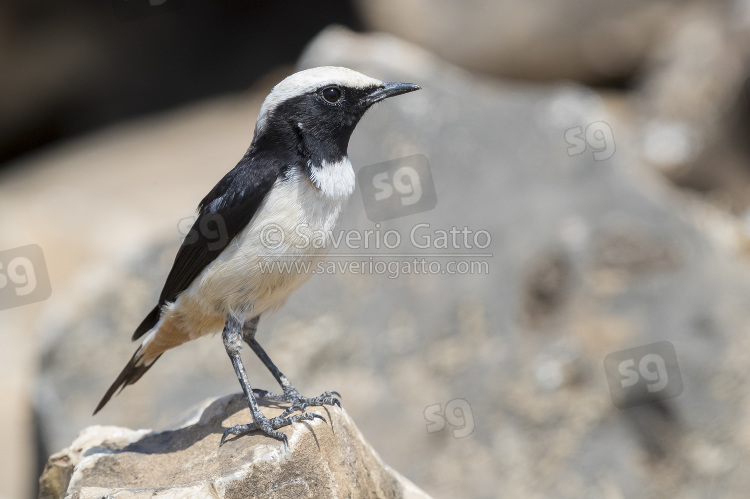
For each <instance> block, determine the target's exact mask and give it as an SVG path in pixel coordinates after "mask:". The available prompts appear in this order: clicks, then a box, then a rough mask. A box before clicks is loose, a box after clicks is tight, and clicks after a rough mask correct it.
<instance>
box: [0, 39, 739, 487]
mask: <svg viewBox="0 0 750 499" xmlns="http://www.w3.org/2000/svg"><path fill="white" fill-rule="evenodd" d="M323 64H335V65H346V66H349V67H352V68H354V69H358V70H361V71H363V72H365V73H368V74H371V75H374V76H378V77H381V78H384V79H389V80H400V81H412V82H415V83H419V84H421V85H422V86H423V87H424V90H422V91H420V92H416V93H414V94H411V95H409V96H404V97H403V98H401V97H399V98H398V99H394V100H393V101H392V102H389V103H387V104H383V105H380V106H378V107H377V108H375V109H374V110H372V111H371V112H370V113H368V116H366V117H365V119H364V120H363V122H362V123H361V124H360V125H359V127H358V129H357V131H356V132H355V134H354V135H353V137H352V141H351V145H350V156H351V158H352V161H353V163H354V165H355V168H356V169H360V170H361V169H363V168H366V167H367V166H368V165H372V164H374V163H380V162H383V161H386V160H389V159H394V158H403V157H407V156H411V155H414V154H422V155H424V156H426V157H427V158H428V160H429V165H430V169H431V172H432V178H433V180H434V185H435V190H436V192H435V194H436V199H437V204H436V205H435V206H434V208H433V209H431V210H428V211H424V212H421V213H417V214H412V215H409V216H404V217H397V218H394V219H392V220H389V221H386V222H382V223H381V224H380V225H376V224H375V223H373V222H371V221H369V219H368V218H367V214H366V211H365V209H364V207H363V200H364V199H365V198H364V195H365V193H364V192H363V189H362V186H361V185H360V187H359V192H357V193H355V195H354V196H353V198H352V201H351V203H350V205H349V207H348V210H347V213H346V216H345V218H344V219H343V220H342V223H341V229H342V230H343V231H354V230H357V231H364V230H370V231H376V230H379V231H380V232H381V235H382V233H384V232H386V231H389V230H393V231H396V232H397V233H399V234H400V236H401V241H402V244H400V245H399V246H398V247H397V248H395V249H389V248H386V247H383V246H381V247H379V248H368V249H364V248H362V247H359V248H345V247H344V248H340V249H338V250H335V251H334V252H333V256H332V257H331V259H332V261H334V262H345V261H355V260H357V261H359V260H361V261H369V260H370V259H371V258H372V259H373V260H381V259H382V260H383V261H397V262H404V261H406V260H412V258H413V256H403V255H416V256H418V257H423V258H426V259H427V260H429V261H435V262H438V263H437V265H439V266H440V267H439V269H438V271H437V272H434V273H431V274H424V273H421V274H416V273H411V274H399V275H394V274H390V275H389V274H388V273H371V272H364V274H363V273H362V272H358V273H354V272H337V273H335V274H330V275H319V276H316V277H315V278H313V279H312V280H311V281H310V282H309V283H308V284H307V285H305V286H304V287H303V288H302V289H301V290H300V291H299V292H298V293H297V294H296V295H295V296H294V297H292V299H291V300H290V301H289V302H288V304H287V305H286V306H285V307H284V308H283V309H282V310H281V311H280V312H279V313H278V314H277V315H276V316H274V317H269V318H264V319H263V320H262V321H261V324H260V329H259V333H258V335H259V336H258V337H259V340H260V341H261V343H262V344H264V346H265V347H266V349H267V351H268V352H269V355H270V356H271V357H272V358H273V359H274V360H275V361H276V363H277V364H278V365H279V366H280V368H281V369H282V370H283V371H284V372H285V373H286V374H287V375H288V376H289V377H290V379H291V380H292V381H293V382H294V383H295V384H296V385H297V386H298V388H300V390H302V391H303V392H304V393H305V394H309V395H314V394H317V393H320V392H321V391H323V390H329V389H333V390H338V391H340V392H341V393H342V394H343V396H344V398H343V403H344V406H345V408H346V410H347V411H348V412H349V413H350V414H352V417H353V419H355V420H356V421H357V424H358V426H359V427H360V428H361V429H362V433H363V434H364V435H365V436H366V437H367V439H368V441H369V442H370V443H371V444H372V445H373V447H374V448H376V449H377V450H378V452H380V453H381V455H382V456H383V458H384V460H385V461H386V462H388V463H390V464H391V465H392V466H394V467H395V468H396V469H398V470H400V471H401V472H402V473H403V474H404V475H405V476H407V477H409V478H410V479H411V480H413V481H414V482H415V483H417V484H419V486H420V487H422V488H423V489H424V490H425V491H426V492H428V493H430V494H433V495H436V496H456V497H477V498H484V497H487V498H489V497H497V495H498V491H503V493H504V494H506V495H507V496H508V497H531V498H533V497H549V496H555V497H571V498H573V497H575V498H578V497H634V496H639V497H741V496H742V495H743V493H744V492H745V491H746V490H747V488H748V487H749V486H750V478H748V476H747V475H746V474H743V473H741V470H743V469H745V468H747V467H748V466H750V457H749V455H750V434H748V432H746V431H744V430H742V428H743V427H744V421H745V420H746V419H747V417H748V410H749V409H748V408H750V388H748V386H747V384H746V383H745V382H744V380H745V378H746V375H745V372H746V360H745V357H746V355H744V352H746V351H747V348H748V345H747V341H748V340H747V338H748V335H747V334H746V332H747V330H748V328H749V327H750V320H749V316H748V314H747V310H750V268H748V264H747V257H746V256H745V255H744V250H745V248H746V247H747V240H746V237H745V234H744V230H743V227H742V225H741V224H740V223H739V221H737V220H735V219H733V218H732V217H730V216H728V215H726V214H722V213H720V212H718V211H717V210H716V209H715V208H713V207H711V206H710V205H707V204H705V203H703V202H701V201H699V200H695V199H693V198H691V197H688V196H686V195H685V194H684V193H682V192H680V191H678V190H676V189H674V188H673V187H672V186H671V185H670V184H669V183H668V182H666V181H665V180H664V178H663V177H662V176H661V175H659V174H658V173H657V172H655V171H654V169H653V168H650V167H649V166H648V165H646V164H644V163H643V161H642V156H641V153H640V148H639V147H640V146H639V143H638V141H637V139H636V137H637V136H638V133H637V131H638V130H637V129H634V126H635V125H634V123H635V121H634V120H630V119H627V118H628V115H627V114H624V113H619V112H618V109H619V108H617V107H613V106H610V105H609V104H611V101H605V100H603V99H601V98H600V97H599V96H598V95H597V94H596V93H594V92H593V91H591V90H589V89H587V88H584V87H580V86H577V85H562V84H555V85H537V86H527V85H521V84H519V83H517V82H516V83H511V82H506V81H493V80H488V79H483V78H479V77H476V76H475V75H472V74H470V73H467V72H465V71H463V70H461V69H458V68H456V67H455V66H452V65H449V64H446V63H445V62H443V61H441V60H440V59H438V58H436V57H435V56H433V55H431V54H430V53H428V52H426V51H424V50H422V49H419V48H416V47H414V46H412V45H408V44H405V43H403V42H401V41H399V40H398V39H396V38H394V37H392V36H388V35H371V36H362V35H355V34H353V33H350V32H347V31H344V30H339V29H331V30H327V31H326V32H324V33H323V34H321V35H320V36H319V37H318V38H317V39H316V40H315V41H314V42H313V43H312V44H311V46H310V47H308V49H307V51H306V52H305V54H304V55H303V57H302V58H301V60H300V66H301V67H309V66H316V65H323ZM266 90H267V89H262V90H259V91H258V94H259V95H264V93H265V91H266ZM257 102H258V97H257V95H256V96H255V98H254V99H244V98H239V97H238V98H236V99H231V98H227V99H225V100H222V101H220V102H213V103H206V104H204V105H203V106H202V107H201V108H200V111H198V110H197V109H193V110H191V111H185V112H184V113H182V114H175V115H170V116H166V117H163V118H162V119H160V120H156V121H154V122H152V123H150V126H149V125H147V124H144V123H139V124H133V125H131V126H130V127H128V128H126V129H124V130H118V131H112V132H110V133H109V134H102V135H100V136H98V137H96V140H94V139H90V140H91V141H90V142H89V143H86V144H79V145H78V147H70V148H68V149H63V150H62V151H55V154H52V153H50V154H49V155H46V156H40V157H39V158H36V159H35V160H34V161H33V163H32V164H28V165H24V171H29V172H39V173H37V175H38V176H37V177H33V178H36V179H38V180H37V181H38V182H40V183H41V182H42V180H46V181H48V182H56V183H59V184H63V185H64V186H65V189H61V188H60V187H59V186H57V187H49V190H47V191H46V190H41V189H39V190H38V192H41V193H42V194H38V195H39V196H40V198H43V197H44V196H43V195H46V194H50V195H51V196H52V195H54V196H56V197H54V198H53V199H62V200H67V202H66V203H52V202H49V203H48V204H47V205H38V206H37V207H36V208H35V209H34V210H30V212H29V213H27V216H28V217H29V220H31V222H26V223H23V224H22V223H21V222H20V221H16V219H11V220H10V222H9V223H15V224H16V225H14V226H13V227H14V230H17V231H22V232H23V231H27V232H23V233H24V234H27V233H28V234H29V236H28V237H32V236H34V237H38V238H39V239H38V240H39V244H40V245H41V246H42V247H43V248H44V249H45V251H46V252H47V254H49V255H50V256H49V257H48V260H49V261H48V264H49V267H50V272H51V273H58V274H62V273H64V272H65V271H66V269H68V268H77V269H78V270H77V272H75V275H74V276H73V278H71V279H70V282H71V283H72V284H69V285H68V286H67V287H65V288H59V287H58V288H55V287H54V283H55V282H60V281H56V280H55V279H53V296H52V298H50V300H49V301H48V303H47V304H46V306H45V309H44V313H43V314H42V320H41V321H40V323H39V328H40V330H41V331H43V332H44V348H43V356H42V362H41V363H40V374H39V382H38V386H37V388H36V390H35V391H34V393H35V396H36V399H35V407H36V411H37V414H38V421H39V437H40V440H41V442H42V444H43V445H44V446H46V449H47V450H48V451H54V450H56V449H58V448H61V447H63V446H65V445H67V444H68V443H69V442H70V441H71V440H72V439H73V438H74V437H75V435H76V434H77V433H78V431H79V430H80V428H82V427H84V426H87V425H89V424H91V423H92V422H97V423H106V424H117V425H123V426H128V427H153V426H159V425H165V424H168V422H169V421H171V420H173V419H174V418H175V417H176V416H177V414H179V413H180V412H181V411H183V410H184V409H185V407H187V406H189V405H190V404H194V403H197V402H198V401H199V400H202V399H204V398H206V397H209V396H215V395H216V394H220V393H230V392H234V391H236V380H235V378H234V374H233V372H232V369H231V366H230V364H229V362H228V360H227V359H226V354H225V353H224V351H223V346H222V345H221V342H220V341H219V340H218V339H217V338H214V339H213V340H211V339H204V340H199V341H196V342H194V343H193V344H189V345H185V346H184V347H181V348H180V349H179V350H176V351H174V352H169V353H168V354H166V355H165V356H164V357H163V358H162V359H161V360H160V361H159V363H157V364H156V365H155V366H154V368H153V369H152V370H151V371H149V373H148V374H147V375H146V376H144V378H143V379H142V380H141V381H139V383H138V384H137V385H134V386H131V387H128V388H127V389H126V390H125V391H124V392H123V393H122V394H121V395H119V396H118V397H117V398H115V399H113V400H112V402H111V403H110V405H109V406H108V407H107V408H105V410H104V411H102V413H100V414H99V415H97V417H96V419H94V420H92V419H91V417H90V412H91V410H92V408H93V407H94V406H95V404H96V402H97V401H98V399H99V397H100V395H101V393H103V391H104V390H105V389H106V386H107V385H108V384H109V383H110V382H111V380H112V379H113V378H114V376H116V374H117V372H118V371H119V369H120V368H121V366H122V365H123V364H124V362H126V361H127V359H128V358H129V356H130V355H131V353H132V349H133V345H132V344H129V342H128V338H129V336H130V334H131V332H132V328H133V327H134V325H136V324H137V323H138V322H139V321H140V319H141V318H142V315H143V314H144V313H146V312H148V310H149V309H150V304H151V303H152V301H153V299H154V297H155V296H156V294H157V293H158V290H159V287H160V285H161V283H162V281H163V279H164V277H165V275H166V273H167V271H168V268H169V264H170V259H171V258H172V257H173V255H174V251H176V248H177V245H178V243H179V232H178V229H177V227H178V225H179V222H180V220H181V219H182V218H184V217H188V216H189V215H190V213H191V210H192V208H193V207H194V205H195V202H196V201H197V200H198V199H200V197H201V196H202V195H203V194H204V193H205V191H206V190H207V189H208V188H210V186H211V185H213V182H214V181H215V180H217V179H218V178H220V176H221V175H222V174H223V173H224V172H225V171H226V170H227V169H229V168H230V167H231V166H232V165H233V164H234V161H236V159H237V158H238V157H239V156H240V155H241V154H242V152H243V151H244V149H245V147H246V146H247V142H248V141H249V139H250V133H251V130H252V125H253V123H252V121H253V117H254V116H255V113H256V111H255V110H256V109H257V107H253V106H257ZM592 124H597V125H596V127H595V128H594V129H592V130H593V131H594V132H596V133H595V134H592V136H591V137H590V139H591V140H590V141H589V142H587V141H585V140H584V141H583V145H584V146H585V147H584V150H583V151H581V150H580V147H579V146H580V145H581V140H580V137H581V135H580V133H584V137H585V130H586V129H587V128H588V127H589V126H590V125H592ZM578 127H580V132H578V131H577V130H579V128H578ZM571 130H572V131H573V133H572V134H571V132H570V131H571ZM576 134H578V135H576ZM576 137H578V139H576ZM574 153H576V154H574ZM595 153H596V154H595ZM102 161H108V162H109V163H107V164H108V165H109V166H108V169H107V171H106V172H104V171H103V168H102V167H101V164H102ZM30 167H35V168H33V169H32V168H30ZM87 168H88V170H86V169H87ZM75 172H78V173H75ZM134 172H135V173H134ZM175 172H180V173H181V174H182V178H184V179H185V182H186V184H185V185H184V186H182V185H176V184H172V183H170V182H169V179H170V178H172V177H171V176H172V175H174V173H175ZM105 173H106V174H105ZM29 175H31V173H29ZM45 175H46V177H45ZM76 175H77V176H76ZM69 179H80V182H74V181H71V180H69ZM91 179H93V180H91ZM143 179H148V180H147V181H145V180H143ZM14 182H15V183H13V182H12V183H7V184H4V185H3V186H0V189H2V192H0V194H2V195H0V199H6V200H8V199H10V200H11V201H12V202H15V203H22V202H23V199H24V198H23V197H22V196H23V195H24V193H25V191H24V189H25V187H24V186H25V185H31V184H28V183H24V182H22V181H21V180H16V181H14ZM102 186H104V187H106V188H104V189H103V188H102ZM134 193H135V194H134ZM25 194H26V195H28V193H27V192H26V193H25ZM162 194H163V196H164V197H163V198H162V197H161V196H162ZM3 196H6V197H5V198H3ZM87 196H94V197H95V199H96V200H97V201H99V202H100V204H97V205H96V206H97V207H98V209H97V210H95V211H93V210H91V209H90V206H89V205H88V204H87V203H83V202H81V201H80V200H81V199H88V198H87ZM135 199H137V200H138V201H137V202H134V200H135ZM11 201H5V202H11ZM11 206H12V205H11ZM419 224H429V230H428V231H426V232H420V233H418V234H421V235H420V236H418V241H416V242H417V243H420V244H423V243H425V240H424V237H423V236H430V237H431V238H432V240H433V241H434V239H435V238H436V237H437V233H436V232H435V231H438V230H444V231H449V230H450V229H451V228H453V227H457V228H459V229H463V228H467V230H470V231H472V233H477V232H479V231H486V232H487V233H489V234H490V236H491V237H490V239H491V241H490V244H489V246H487V247H485V248H482V249H481V250H480V249H478V248H477V247H476V246H473V247H471V248H469V247H468V246H467V245H466V244H463V243H460V244H459V245H458V247H457V248H454V247H449V248H444V247H443V246H441V245H432V244H428V246H427V248H424V247H418V246H417V245H416V244H414V243H415V241H413V240H411V237H410V234H412V231H413V230H414V229H415V227H417V226H418V225H419ZM42 227H49V228H50V230H49V231H44V230H42V229H41V228H42ZM113 227H115V228H116V230H113V229H112V228H113ZM420 227H422V228H421V229H419V230H420V231H424V230H425V227H424V226H420ZM145 228H148V230H147V229H145ZM63 233H64V235H65V236H67V237H63V235H62V234H63ZM58 234H59V235H58ZM70 234H74V235H75V237H74V238H71V237H70ZM102 234H107V237H104V238H103V237H102ZM55 237H57V239H55ZM44 238H47V239H44ZM73 249H75V250H78V251H80V252H82V254H79V253H78V252H77V251H74V250H73ZM66 252H67V253H69V254H67V255H66ZM337 254H340V255H341V256H338V257H337V256H336V255H337ZM352 255H354V256H352ZM360 255H361V256H360ZM81 261H84V262H86V263H87V264H86V266H85V267H82V266H79V267H73V266H72V263H71V262H77V263H80V262H81ZM448 261H465V262H469V263H471V262H479V263H480V264H481V263H482V262H486V263H487V264H488V267H486V268H487V271H486V272H485V271H482V269H483V268H484V267H481V266H480V267H475V268H476V269H477V271H475V272H474V273H470V274H464V275H457V274H448V273H443V272H441V270H445V268H446V267H445V264H446V262H448ZM66 264H68V265H69V267H66ZM19 334H20V333H19ZM656 341H669V342H671V343H672V344H673V345H674V346H675V349H676V352H677V357H678V361H679V368H680V370H681V375H682V381H683V384H684V391H683V392H682V393H681V394H680V395H679V396H677V397H675V398H671V399H666V400H660V401H657V402H653V403H651V404H647V405H642V406H639V407H631V408H628V409H625V410H620V409H617V408H616V407H615V406H614V405H613V403H612V399H611V396H610V393H609V391H608V384H607V378H606V376H605V372H604V369H603V361H604V359H605V357H607V356H608V355H609V354H612V353H613V352H618V351H621V350H624V349H628V348H631V347H638V346H642V345H647V344H650V343H653V342H656ZM247 365H248V371H249V376H250V379H251V382H252V383H253V384H254V386H256V387H259V388H267V389H272V388H275V387H274V384H273V379H272V378H271V377H270V376H269V375H268V374H267V373H265V372H264V370H263V368H262V366H260V365H259V363H257V362H254V361H253V362H247ZM321 431H322V430H321Z"/></svg>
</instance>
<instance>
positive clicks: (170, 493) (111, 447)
mask: <svg viewBox="0 0 750 499" xmlns="http://www.w3.org/2000/svg"><path fill="white" fill-rule="evenodd" d="M263 407H264V410H265V411H266V412H268V413H269V414H272V415H273V416H272V417H275V416H277V415H278V414H280V413H281V411H282V409H281V408H278V407H276V406H273V405H270V406H269V404H265V403H264V404H263ZM311 411H312V412H316V413H318V414H320V415H321V416H323V417H325V418H326V419H327V421H328V422H323V421H321V420H314V421H310V422H305V423H300V424H295V425H293V426H290V427H287V428H285V429H284V430H283V431H284V433H286V435H287V436H288V438H289V447H288V448H286V449H285V448H284V446H283V444H282V443H281V442H279V441H277V440H274V439H272V438H269V437H266V436H265V435H252V434H249V435H245V436H240V437H234V438H232V439H230V440H228V441H227V442H226V443H225V444H224V445H223V446H222V447H219V441H220V439H221V434H222V433H223V431H224V430H225V429H226V428H228V427H230V426H232V425H235V424H241V423H243V422H247V421H248V420H249V419H248V418H250V412H249V411H248V409H247V404H246V402H245V399H244V397H243V395H242V394H237V395H233V396H228V397H224V398H220V399H215V400H209V401H207V402H205V403H204V404H202V405H201V407H199V408H198V409H196V410H195V411H194V412H193V414H191V415H189V416H187V417H186V418H185V420H184V421H183V422H181V423H180V424H178V425H175V426H174V427H172V428H170V429H167V430H164V431H158V432H154V431H151V430H131V429H128V428H119V427H116V426H90V427H88V428H85V429H84V430H83V431H82V432H81V434H80V435H79V436H78V438H76V439H75V441H74V442H73V443H72V444H71V445H70V447H67V448H65V449H63V450H62V451H60V452H57V453H56V454H54V455H52V456H51V457H50V458H49V461H48V462H47V465H46V467H45V470H44V473H43V474H42V476H41V478H40V492H39V497H40V499H52V498H55V499H57V498H69V499H73V498H75V499H85V498H101V497H115V496H116V497H120V498H125V497H127V498H137V497H154V496H158V497H164V498H188V497H215V498H248V497H254V498H259V499H260V498H282V497H289V498H292V497H294V498H296V497H383V498H385V497H388V498H394V499H396V498H411V499H428V498H429V496H428V495H427V494H425V493H424V492H422V491H421V490H419V489H418V488H417V487H416V486H415V485H414V484H412V483H411V482H409V481H408V480H406V479H405V478H404V477H402V476H401V475H400V474H399V473H398V472H396V471H394V470H392V469H391V468H390V467H389V466H388V465H386V464H385V463H383V461H382V460H381V459H380V457H379V456H378V455H377V453H376V452H375V451H374V450H373V449H372V447H370V445H369V444H368V443H367V442H366V441H365V439H364V437H362V434H361V433H360V432H359V430H358V429H357V427H356V426H355V425H354V422H353V421H352V420H351V419H350V418H349V416H348V415H347V414H346V413H345V412H344V411H343V410H341V409H339V408H337V407H330V408H329V407H326V408H325V409H322V408H315V409H311ZM329 422H330V423H329Z"/></svg>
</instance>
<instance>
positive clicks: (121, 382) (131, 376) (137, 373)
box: [94, 347, 161, 415]
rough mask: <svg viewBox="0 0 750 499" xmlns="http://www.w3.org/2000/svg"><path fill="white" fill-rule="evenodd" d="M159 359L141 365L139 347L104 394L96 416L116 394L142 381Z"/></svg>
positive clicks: (95, 410)
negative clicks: (142, 377)
mask: <svg viewBox="0 0 750 499" xmlns="http://www.w3.org/2000/svg"><path fill="white" fill-rule="evenodd" d="M159 357H161V355H159ZM159 357H157V358H155V359H154V360H153V361H152V362H151V363H149V364H139V363H138V362H139V361H140V360H141V347H138V350H136V351H135V353H134V354H133V357H131V358H130V362H128V363H127V365H126V366H125V368H124V369H123V370H122V372H121V373H120V375H119V376H118V377H117V379H116V380H115V382H114V383H112V386H110V387H109V390H107V393H105V394H104V397H102V400H101V401H100V402H99V405H97V406H96V409H94V415H95V414H96V413H97V412H99V411H100V410H101V409H102V407H104V406H105V405H106V404H107V402H109V399H111V398H112V396H113V395H114V394H115V392H116V393H120V392H121V391H123V390H124V389H125V387H126V386H128V385H132V384H133V383H135V382H136V381H138V380H139V379H141V376H143V375H144V374H145V373H146V371H148V370H149V369H150V368H151V366H153V365H154V362H156V361H157V360H159Z"/></svg>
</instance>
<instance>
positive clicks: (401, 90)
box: [362, 81, 422, 107]
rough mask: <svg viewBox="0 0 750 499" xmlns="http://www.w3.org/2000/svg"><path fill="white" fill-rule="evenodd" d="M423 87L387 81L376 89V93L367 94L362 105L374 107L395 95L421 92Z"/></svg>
mask: <svg viewBox="0 0 750 499" xmlns="http://www.w3.org/2000/svg"><path fill="white" fill-rule="evenodd" d="M421 88H422V87H420V86H419V85H415V84H413V83H397V82H393V81H387V82H385V83H383V84H382V85H381V86H380V87H378V88H377V89H375V91H373V92H370V93H369V94H367V95H366V96H365V97H364V98H363V99H362V103H363V104H364V105H365V106H368V107H369V106H372V105H373V104H375V103H376V102H380V101H381V100H383V99H387V98H388V97H393V96H395V95H401V94H405V93H408V92H413V91H415V90H420V89H421Z"/></svg>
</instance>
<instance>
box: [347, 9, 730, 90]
mask: <svg viewBox="0 0 750 499" xmlns="http://www.w3.org/2000/svg"><path fill="white" fill-rule="evenodd" d="M691 3H692V4H695V3H699V4H701V5H702V6H704V7H706V8H707V9H710V10H712V11H723V10H726V8H727V5H728V4H730V2H727V1H724V0H722V1H717V2H714V1H707V0H704V1H701V2H691ZM356 4H357V6H358V7H359V9H360V11H361V12H362V17H363V19H364V22H365V24H366V25H367V26H368V27H369V28H370V29H374V30H378V31H386V32H390V33H393V34H395V35H397V36H399V37H401V38H403V39H405V40H409V41H412V42H415V43H417V44H419V45H420V46H422V47H424V48H426V49H428V50H430V51H432V52H434V53H436V54H438V55H440V56H441V57H444V58H445V59H447V60H449V61H451V62H453V63H454V64H457V65H459V66H462V67H464V68H467V69H470V70H473V71H480V72H484V73H490V74H494V75H501V76H509V77H513V78H526V79H542V80H553V79H572V80H576V81H580V82H587V83H607V82H611V81H623V80H626V79H627V78H629V77H632V76H633V75H635V73H636V71H637V70H638V69H639V67H640V65H641V64H642V63H643V61H644V60H645V59H646V58H647V57H648V56H649V53H650V52H651V51H652V50H653V48H654V47H655V46H658V44H659V43H660V41H661V38H662V34H663V33H664V32H665V31H669V28H670V27H671V26H672V20H673V19H674V18H675V17H678V16H679V14H680V12H681V11H682V10H683V9H684V8H685V3H684V2H680V1H679V0H658V1H650V0H638V1H631V2H628V3H627V5H626V4H623V3H622V2H618V1H617V0H588V1H578V2H554V1H549V0H533V1H526V2H515V1H513V0H474V1H471V2H466V1H462V0H442V1H440V2H439V3H435V2H434V1H431V0H409V1H398V0H358V1H357V2H356Z"/></svg>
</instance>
